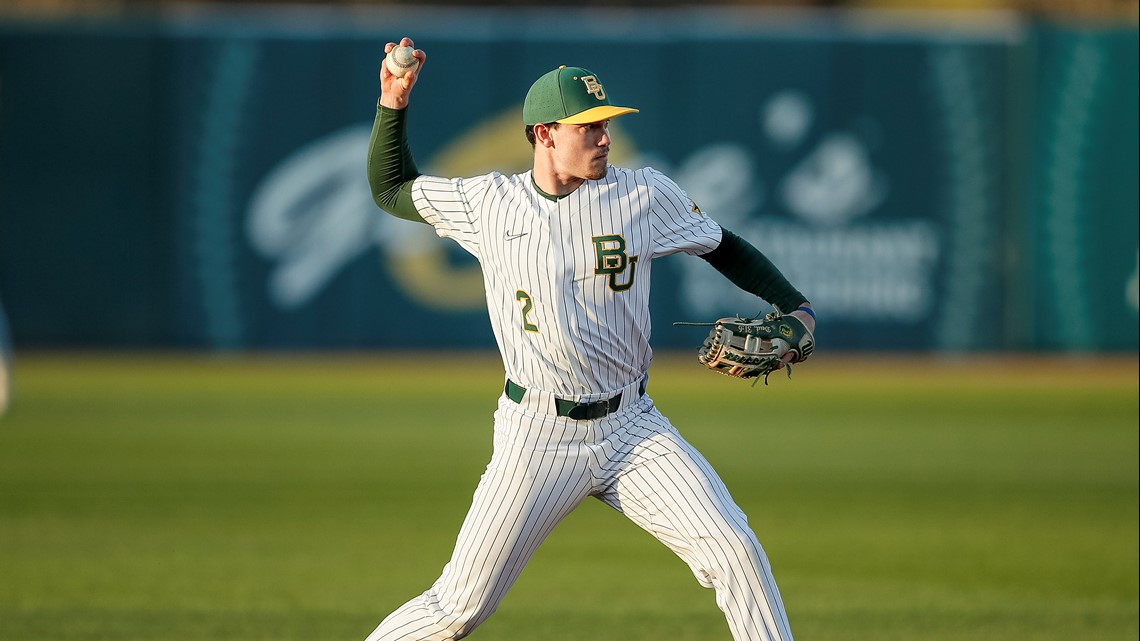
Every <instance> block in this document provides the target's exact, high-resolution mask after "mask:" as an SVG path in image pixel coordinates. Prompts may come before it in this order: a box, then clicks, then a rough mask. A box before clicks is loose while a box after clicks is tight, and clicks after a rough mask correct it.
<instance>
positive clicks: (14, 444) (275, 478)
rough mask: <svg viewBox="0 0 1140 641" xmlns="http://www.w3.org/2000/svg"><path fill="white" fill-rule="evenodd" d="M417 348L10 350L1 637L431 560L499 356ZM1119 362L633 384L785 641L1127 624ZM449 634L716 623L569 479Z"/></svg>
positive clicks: (157, 619) (688, 632)
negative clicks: (718, 503)
mask: <svg viewBox="0 0 1140 641" xmlns="http://www.w3.org/2000/svg"><path fill="white" fill-rule="evenodd" d="M421 359H422V357H415V358H413V357H411V356H407V355H399V354H392V355H380V354H377V355H372V356H359V357H341V358H329V357H322V356H315V355H314V356H304V357H302V356H296V357H289V358H286V357H268V356H263V357H202V356H179V355H166V356H154V355H148V356H145V357H144V356H141V355H135V356H119V357H115V356H108V355H85V356H73V355H63V354H55V355H51V354H49V355H35V354H25V355H21V357H20V358H19V360H18V361H17V367H16V370H15V398H14V403H13V406H12V408H11V409H10V411H9V413H8V415H7V416H5V417H4V418H2V419H0V639H2V640H3V641H57V640H68V641H76V640H116V641H136V640H138V641H141V640H155V641H158V640H162V641H199V640H201V641H206V640H210V641H215V640H246V639H248V640H267V641H268V640H273V641H284V640H298V641H301V640H304V641H323V640H330V641H331V640H350V641H351V640H360V639H362V638H363V637H364V636H365V635H366V634H367V633H368V632H369V631H371V629H372V628H373V627H374V626H375V625H376V623H378V622H379V620H380V619H381V618H383V617H384V615H386V614H387V613H388V611H390V610H391V609H393V608H395V607H396V606H397V605H399V604H400V603H402V602H403V601H404V600H406V599H407V598H409V597H411V596H412V595H413V594H415V593H417V592H419V591H421V590H423V589H424V588H426V587H427V586H428V585H429V584H430V583H431V582H432V581H433V580H434V579H435V577H436V576H437V575H438V573H439V571H440V569H441V568H442V565H443V563H444V562H445V561H446V560H447V557H448V554H449V553H450V550H451V545H452V543H453V542H454V537H455V534H456V532H457V529H458V527H459V523H460V521H461V520H462V518H463V515H464V512H465V510H466V508H467V504H468V501H469V499H470V496H471V492H472V490H473V489H474V487H475V483H476V481H477V480H478V477H479V475H480V473H481V472H482V468H483V466H484V465H485V463H486V460H487V458H488V456H489V455H490V443H491V425H490V414H491V412H492V410H493V407H494V403H495V398H496V395H497V393H498V391H499V389H500V384H501V371H500V367H499V365H498V363H497V362H495V361H494V360H493V359H491V358H486V357H482V356H478V355H473V356H470V357H468V361H467V362H466V363H465V365H464V366H462V367H456V366H450V365H445V364H444V363H443V362H442V361H437V362H430V361H429V362H428V363H426V365H423V364H421V365H416V364H414V363H416V362H417V361H420V360H421ZM437 366H438V367H437ZM437 368H438V369H439V370H440V371H439V373H438V374H437V373H434V372H432V371H425V370H432V369H437ZM1137 372H1138V364H1137V359H1136V357H1135V356H1134V355H1133V356H1128V357H1124V358H1120V359H1108V360H1105V359H1101V360H1094V359H1081V358H1072V359H1061V358H1055V359H1035V358H1020V359H1015V360H1009V359H1006V360H1003V359H997V358H962V359H954V360H935V359H931V358H928V357H922V358H919V359H905V358H902V357H899V358H895V359H884V360H882V361H878V362H876V363H875V364H872V365H870V366H857V364H856V363H855V362H854V360H853V359H851V358H850V357H848V358H841V357H831V358H830V359H829V358H828V357H827V356H826V355H823V354H821V355H819V356H818V357H817V358H816V359H815V360H813V361H812V362H811V363H808V364H805V365H803V366H801V367H798V368H797V369H796V372H795V377H794V378H793V380H790V381H789V380H787V379H785V378H783V377H782V376H774V377H773V378H772V381H771V384H770V385H769V386H768V387H764V386H763V385H759V386H757V387H755V388H751V387H749V386H748V384H747V383H743V382H739V381H732V380H729V379H726V378H723V377H719V376H715V375H713V374H711V373H707V372H705V371H703V370H702V369H701V368H700V367H699V366H698V365H696V364H695V362H691V360H690V358H689V357H684V358H680V357H677V356H667V357H661V358H659V361H658V363H657V364H656V365H655V366H654V369H653V373H652V381H651V384H650V394H651V395H652V396H653V397H654V398H655V399H656V400H657V404H658V406H659V407H661V408H662V410H663V411H664V412H665V414H666V415H667V416H669V417H670V418H671V419H672V421H673V423H674V424H675V425H677V426H678V428H679V429H680V430H681V431H682V433H684V434H685V435H686V436H687V437H688V438H689V440H690V441H692V442H694V443H695V444H696V445H697V446H698V447H699V448H701V450H702V451H703V452H704V454H705V455H706V456H707V457H708V458H709V459H710V460H711V461H712V462H713V464H714V465H715V466H716V467H717V469H718V470H719V471H720V473H721V476H722V477H723V478H724V479H725V481H726V483H727V484H728V486H729V488H730V489H731V490H732V491H733V493H734V495H735V497H736V499H737V502H738V503H740V504H741V506H742V507H744V509H745V510H746V511H747V512H748V514H749V516H750V518H751V520H752V524H753V526H754V528H755V529H756V531H757V533H758V534H759V536H760V539H761V541H762V542H763V543H764V546H765V548H766V549H767V551H768V554H769V556H770V558H771V560H772V563H773V567H774V570H775V572H776V577H777V579H778V580H779V582H780V587H781V591H782V593H783V596H784V600H785V603H786V605H787V607H788V611H789V615H790V617H791V620H792V626H793V629H794V630H795V632H796V635H797V639H800V640H801V641H809V640H810V641H848V640H850V641H855V640H858V641H895V640H897V641H958V640H963V641H964V640H967V639H969V640H971V641H1014V640H1017V641H1022V640H1026V641H1029V640H1032V641H1053V640H1056V641H1062V640H1063V641H1074V640H1089V641H1115V640H1119V641H1129V640H1133V641H1134V640H1135V639H1136V638H1137V636H1138V629H1140V626H1138V589H1137V581H1138V579H1137V577H1138V562H1137V544H1138V539H1137V530H1138V528H1137V519H1138V493H1137V471H1138V454H1137V447H1138V443H1137V427H1136V425H1137V421H1138V409H1137V408H1138V401H1137V399H1138V376H1137ZM470 638H472V639H476V640H486V641H533V640H542V641H571V640H573V641H581V640H590V641H644V640H655V641H656V640H660V641H705V640H709V641H712V640H727V639H728V638H729V636H728V631H727V626H726V625H725V624H724V621H723V618H722V616H721V614H720V612H719V610H717V609H716V605H715V603H714V601H713V593H712V592H711V591H709V590H704V589H701V588H700V587H699V586H698V585H697V583H696V581H695V580H694V579H693V577H692V575H691V574H690V573H689V571H688V569H687V568H686V566H685V565H684V564H683V563H682V562H680V561H679V560H677V559H675V558H674V557H673V556H672V554H671V553H670V552H669V551H668V550H666V549H665V548H664V547H662V546H660V545H659V544H657V543H656V542H655V541H654V540H653V539H652V538H651V537H649V536H648V535H646V534H644V533H643V532H641V531H640V530H639V529H637V528H636V527H635V526H633V525H632V524H630V523H628V522H626V521H625V520H624V519H622V518H621V517H620V516H619V515H617V514H616V513H614V512H612V511H610V510H609V509H608V508H606V507H604V506H603V505H601V504H600V503H598V502H588V503H587V504H585V505H584V506H583V507H582V508H581V509H579V510H578V511H577V512H575V513H574V514H573V515H571V517H570V518H569V519H568V520H567V521H566V522H565V523H564V524H563V525H562V526H561V527H560V528H559V529H558V530H556V531H555V533H554V535H553V536H552V537H551V539H550V540H549V541H548V542H547V543H546V544H545V545H544V547H543V548H541V549H540V550H539V552H538V555H537V556H536V557H535V559H534V560H533V562H532V563H531V565H530V566H529V567H528V568H527V570H526V572H524V574H523V576H522V579H521V580H520V581H519V583H518V584H517V585H516V587H515V588H514V590H513V591H512V592H511V593H510V594H509V595H508V596H507V599H506V601H504V603H503V605H502V607H501V608H500V609H499V612H498V613H497V614H496V615H495V616H494V617H493V618H492V619H491V620H490V621H489V622H488V623H487V624H486V625H484V626H483V627H482V628H480V629H479V630H478V631H476V632H475V633H474V634H473V635H472V636H471V637H470Z"/></svg>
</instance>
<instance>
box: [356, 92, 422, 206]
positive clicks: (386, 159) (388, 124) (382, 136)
mask: <svg viewBox="0 0 1140 641" xmlns="http://www.w3.org/2000/svg"><path fill="white" fill-rule="evenodd" d="M407 114H408V110H407V109H389V108H388V107H384V106H382V105H380V104H377V105H376V121H375V122H373V123H372V137H371V139H370V140H369V141H368V184H369V185H371V187H372V199H373V200H374V201H376V204H377V205H379V206H380V208H381V209H383V210H384V211H386V212H388V213H389V214H392V215H393V216H396V217H398V218H403V219H404V220H414V221H417V222H421V223H422V222H424V219H423V217H422V216H420V213H419V211H417V210H416V206H415V203H413V202H412V182H413V181H414V180H415V179H416V177H417V176H419V175H420V172H419V171H418V170H417V169H416V163H415V161H414V160H412V151H411V148H409V147H408V115H407Z"/></svg>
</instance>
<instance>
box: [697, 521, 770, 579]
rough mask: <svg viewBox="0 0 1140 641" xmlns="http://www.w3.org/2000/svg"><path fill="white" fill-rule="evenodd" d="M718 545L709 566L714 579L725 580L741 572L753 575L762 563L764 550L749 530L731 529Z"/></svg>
mask: <svg viewBox="0 0 1140 641" xmlns="http://www.w3.org/2000/svg"><path fill="white" fill-rule="evenodd" d="M718 543H719V545H717V546H715V547H714V549H715V550H717V552H716V553H715V556H714V558H713V559H711V564H710V565H711V567H710V570H711V571H710V574H712V575H713V576H714V577H717V578H719V579H721V580H727V579H728V577H732V576H734V575H738V574H739V573H741V572H744V573H747V574H755V573H756V572H757V571H758V570H759V568H760V567H761V565H762V564H763V563H764V549H763V548H762V547H760V541H758V540H757V539H756V535H755V534H753V533H752V532H751V530H747V529H739V528H733V529H732V530H731V531H730V532H729V534H728V535H727V536H723V537H721V538H720V539H719V541H718Z"/></svg>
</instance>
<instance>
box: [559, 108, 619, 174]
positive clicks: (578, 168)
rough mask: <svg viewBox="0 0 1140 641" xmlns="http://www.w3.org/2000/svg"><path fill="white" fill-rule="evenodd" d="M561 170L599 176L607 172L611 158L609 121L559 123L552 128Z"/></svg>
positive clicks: (565, 172)
mask: <svg viewBox="0 0 1140 641" xmlns="http://www.w3.org/2000/svg"><path fill="white" fill-rule="evenodd" d="M551 135H552V136H553V138H554V150H555V157H556V159H557V164H558V165H560V170H561V173H564V174H568V175H571V176H574V177H576V178H584V179H586V180H598V179H600V178H604V177H605V175H606V166H607V165H608V164H609V159H610V121H608V120H602V121H599V122H591V123H587V124H584V125H558V127H556V128H554V129H551Z"/></svg>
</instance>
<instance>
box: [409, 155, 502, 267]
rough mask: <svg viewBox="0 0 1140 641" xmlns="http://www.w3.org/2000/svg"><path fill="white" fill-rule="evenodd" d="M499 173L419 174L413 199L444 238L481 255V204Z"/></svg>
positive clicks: (474, 254) (421, 212) (419, 209)
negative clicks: (448, 175) (483, 174)
mask: <svg viewBox="0 0 1140 641" xmlns="http://www.w3.org/2000/svg"><path fill="white" fill-rule="evenodd" d="M495 176H496V174H489V175H486V176H478V177H475V178H440V177H438V176H420V177H418V178H416V180H415V183H414V184H413V186H412V201H413V202H414V203H415V206H416V209H417V210H418V211H419V213H420V215H421V216H423V219H424V222H426V223H428V224H429V225H431V226H432V227H434V228H435V233H436V234H438V235H439V236H440V237H441V238H450V239H452V240H454V241H455V242H457V243H459V245H460V247H462V248H463V249H464V250H466V251H467V252H469V253H470V254H472V255H473V256H476V257H478V256H479V229H480V214H479V205H480V203H482V201H483V197H484V195H485V194H486V192H487V189H488V187H489V185H490V184H491V183H492V182H493V180H494V179H495Z"/></svg>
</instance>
